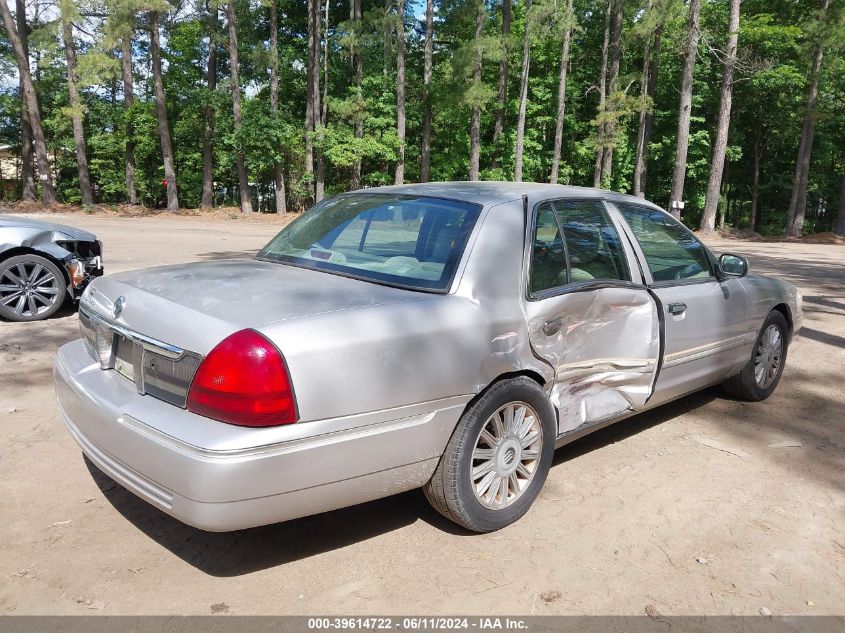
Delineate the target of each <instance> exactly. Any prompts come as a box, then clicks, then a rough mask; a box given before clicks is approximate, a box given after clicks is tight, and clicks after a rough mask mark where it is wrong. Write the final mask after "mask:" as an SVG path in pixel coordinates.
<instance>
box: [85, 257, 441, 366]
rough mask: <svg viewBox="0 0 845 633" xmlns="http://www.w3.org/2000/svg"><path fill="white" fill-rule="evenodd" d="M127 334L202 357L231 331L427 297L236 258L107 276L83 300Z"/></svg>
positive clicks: (338, 277) (329, 275) (347, 279)
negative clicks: (117, 309) (118, 304)
mask: <svg viewBox="0 0 845 633" xmlns="http://www.w3.org/2000/svg"><path fill="white" fill-rule="evenodd" d="M119 296H123V297H124V298H125V307H124V308H123V311H122V312H121V314H120V316H119V318H118V319H117V321H118V322H120V323H121V324H123V325H125V326H127V327H129V328H130V329H132V330H134V331H136V332H139V333H141V334H144V335H146V336H150V337H153V338H156V339H158V340H160V341H163V342H165V343H169V344H171V345H177V346H179V347H182V348H184V349H189V350H192V351H195V352H198V353H201V354H205V353H207V352H208V351H210V349H211V348H213V347H214V345H216V344H217V343H218V342H220V340H222V339H223V338H225V336H228V335H229V334H231V333H232V332H235V331H237V330H240V329H243V328H247V327H257V326H259V325H262V324H266V323H269V322H273V321H283V320H287V319H294V318H300V317H305V316H308V315H313V314H322V313H326V312H335V311H338V310H348V309H351V308H361V307H366V306H376V305H382V304H386V303H396V302H400V301H414V300H419V299H423V298H425V297H426V296H427V295H425V294H422V293H417V292H413V291H410V290H402V289H398V288H390V287H387V286H381V285H378V284H374V283H369V282H366V281H360V280H357V279H350V278H347V277H342V276H339V275H333V274H329V273H325V272H319V271H314V270H307V269H304V268H297V267H295V266H289V265H284V264H275V263H270V262H262V261H258V260H250V259H232V260H221V261H211V262H201V263H195V264H182V265H177V266H162V267H157V268H151V269H146V270H135V271H131V272H125V273H119V274H116V275H109V276H106V277H101V278H100V279H97V280H96V281H95V282H94V283H93V284H92V285H91V287H90V288H89V290H88V291H87V292H86V296H85V297H84V299H83V301H84V302H85V304H86V305H87V306H88V307H90V308H92V309H94V310H95V311H96V312H98V313H100V314H102V315H105V316H107V317H109V318H112V317H113V305H114V301H115V299H117V297H119Z"/></svg>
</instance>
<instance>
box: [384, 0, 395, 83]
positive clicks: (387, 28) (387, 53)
mask: <svg viewBox="0 0 845 633" xmlns="http://www.w3.org/2000/svg"><path fill="white" fill-rule="evenodd" d="M392 9H393V0H384V76H385V77H387V76H389V75H390V69H391V68H392V67H393V45H392V42H393V16H392V15H391V13H392V12H393V11H392Z"/></svg>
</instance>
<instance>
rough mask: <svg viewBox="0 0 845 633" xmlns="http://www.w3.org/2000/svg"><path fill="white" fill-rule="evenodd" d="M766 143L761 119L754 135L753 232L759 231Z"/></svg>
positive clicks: (750, 223) (758, 120) (750, 220)
mask: <svg viewBox="0 0 845 633" xmlns="http://www.w3.org/2000/svg"><path fill="white" fill-rule="evenodd" d="M764 143H765V139H764V137H763V125H762V123H760V119H757V129H756V130H755V133H754V156H753V159H754V164H753V168H752V174H751V217H750V218H749V225H750V228H751V230H752V231H756V230H757V205H758V203H759V200H760V163H761V162H762V160H763V145H764Z"/></svg>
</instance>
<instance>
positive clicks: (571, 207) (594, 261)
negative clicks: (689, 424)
mask: <svg viewBox="0 0 845 633" xmlns="http://www.w3.org/2000/svg"><path fill="white" fill-rule="evenodd" d="M530 220H531V221H530V222H528V223H527V224H528V235H527V236H526V239H527V240H528V242H527V245H528V248H526V259H527V262H526V263H527V266H526V269H527V270H528V279H527V283H526V286H527V292H526V301H525V311H526V316H527V319H528V326H529V340H530V343H531V347H532V349H533V351H534V353H535V354H536V355H537V356H538V357H540V358H542V359H544V360H545V361H546V362H548V363H549V364H550V365H551V366H552V367H554V370H555V379H554V385H553V387H552V389H551V393H550V397H551V400H552V404H553V405H554V406H555V407H556V408H557V410H558V419H559V424H558V433H560V434H563V433H567V432H570V431H575V430H576V429H579V428H581V427H583V428H586V427H589V426H593V425H596V424H600V423H602V422H607V421H608V420H611V419H615V418H618V417H620V416H622V415H625V414H627V413H628V412H630V411H636V410H639V409H641V408H642V407H643V406H644V405H645V403H646V401H647V400H648V398H649V396H650V395H651V393H652V388H653V384H654V379H655V375H656V369H657V365H658V356H659V353H660V329H659V318H658V312H657V304H656V302H655V300H654V298H653V297H652V296H651V295H650V293H649V292H648V290H647V288H646V287H645V286H644V285H643V284H642V281H643V280H642V278H641V276H640V272H639V268H638V266H637V264H636V259H635V254H634V252H633V250H632V248H631V247H630V244H628V243H627V240H623V239H621V236H620V232H619V227H618V226H616V224H615V223H614V221H613V220H612V219H611V216H610V214H609V213H608V210H607V208H606V207H605V205H604V204H603V202H602V201H601V200H599V199H565V200H545V201H542V200H541V201H539V202H537V203H536V204H535V206H534V208H533V212H532V214H531V219H530Z"/></svg>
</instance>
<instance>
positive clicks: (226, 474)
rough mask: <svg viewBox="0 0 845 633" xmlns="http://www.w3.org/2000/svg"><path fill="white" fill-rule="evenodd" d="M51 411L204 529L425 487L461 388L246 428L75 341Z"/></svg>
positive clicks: (125, 477)
mask: <svg viewBox="0 0 845 633" xmlns="http://www.w3.org/2000/svg"><path fill="white" fill-rule="evenodd" d="M54 376H55V382H56V395H57V399H58V407H59V413H60V415H61V417H62V419H63V420H64V422H65V424H66V426H67V428H68V431H69V432H70V434H71V435H72V436H73V438H74V439H75V440H76V442H77V443H78V444H79V445H80V447H81V448H82V451H83V452H84V453H85V454H86V455H87V456H88V458H89V459H90V460H91V461H92V462H94V463H95V464H96V465H97V467H98V468H100V469H101V470H102V471H103V472H105V473H106V474H107V475H109V476H110V477H111V478H112V479H114V480H115V481H117V482H118V483H120V484H121V485H122V486H124V487H125V488H127V489H129V490H130V491H132V492H134V493H135V494H137V495H138V496H139V497H141V498H142V499H144V500H146V501H147V502H149V503H151V504H152V505H154V506H156V507H157V508H159V509H161V510H163V511H164V512H166V513H167V514H170V515H171V516H173V517H175V518H177V519H179V520H180V521H182V522H184V523H187V524H189V525H193V526H195V527H198V528H201V529H204V530H209V531H229V530H238V529H242V528H248V527H254V526H258V525H265V524H268V523H276V522H279V521H286V520H289V519H293V518H297V517H301V516H306V515H310V514H316V513H319V512H325V511H328V510H333V509H337V508H340V507H344V506H349V505H355V504H357V503H362V502H365V501H370V500H372V499H377V498H380V497H386V496H389V495H392V494H396V493H399V492H404V491H406V490H411V489H413V488H417V487H419V486H421V485H423V484H424V483H425V482H426V481H427V480H428V479H429V478H430V477H431V474H432V473H433V471H434V468H435V467H436V465H437V460H438V459H439V457H440V455H441V454H442V452H443V450H444V448H445V446H446V443H447V442H448V439H449V436H450V435H451V433H452V430H453V429H454V426H455V424H456V423H457V420H458V418H459V417H460V414H461V412H462V411H463V408H464V405H465V403H466V401H468V399H469V397H466V398H464V397H458V398H449V399H445V400H439V401H436V402H433V403H426V404H425V405H418V406H414V407H402V408H400V409H393V410H390V411H382V412H377V413H373V414H366V415H359V416H349V417H347V418H342V419H337V418H336V419H333V420H320V421H314V422H300V423H298V424H293V425H289V426H288V427H276V428H273V429H245V428H240V427H234V426H231V425H226V424H222V423H220V422H215V421H213V420H209V419H208V418H203V417H201V416H197V415H194V414H192V413H189V412H188V411H185V410H183V409H179V408H178V407H175V406H173V405H169V404H167V403H164V402H162V401H159V400H156V399H155V398H152V397H151V396H143V395H140V394H138V393H137V392H136V391H135V388H134V385H133V383H131V382H130V381H128V380H126V379H125V378H123V377H122V376H121V375H119V374H118V373H117V372H115V371H113V370H107V371H103V370H101V369H100V368H99V365H98V364H96V363H95V362H94V361H93V360H92V359H91V357H90V356H89V355H88V353H87V351H86V350H85V348H84V346H83V344H82V341H74V342H73V343H69V344H67V345H65V346H63V347H62V348H61V349H60V350H59V353H58V355H57V357H56V361H55V365H54Z"/></svg>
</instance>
